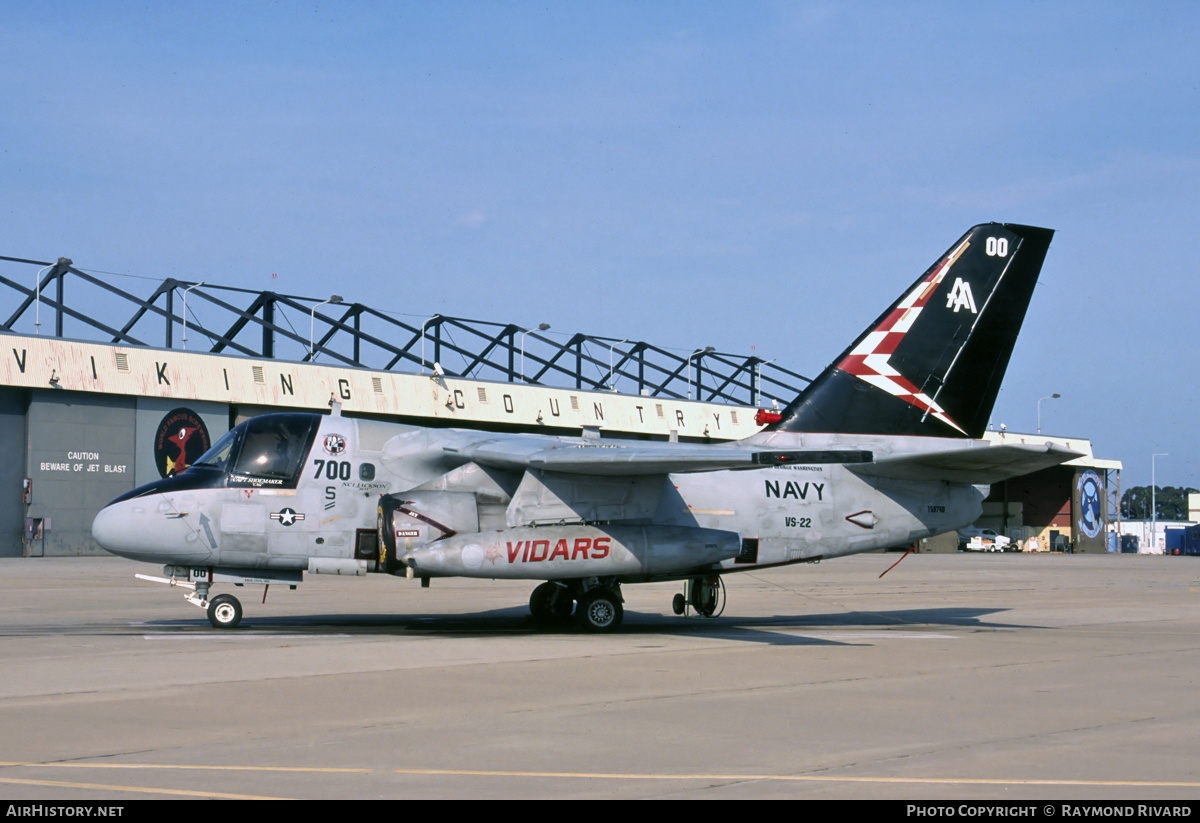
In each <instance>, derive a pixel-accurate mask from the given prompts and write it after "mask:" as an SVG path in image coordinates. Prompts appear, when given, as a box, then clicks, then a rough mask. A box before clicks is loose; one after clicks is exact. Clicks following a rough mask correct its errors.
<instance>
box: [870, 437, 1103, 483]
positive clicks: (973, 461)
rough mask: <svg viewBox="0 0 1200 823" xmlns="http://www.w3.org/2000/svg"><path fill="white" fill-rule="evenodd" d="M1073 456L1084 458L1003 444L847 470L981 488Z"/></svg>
mask: <svg viewBox="0 0 1200 823" xmlns="http://www.w3.org/2000/svg"><path fill="white" fill-rule="evenodd" d="M1076 457H1083V454H1082V453H1081V452H1076V451H1071V450H1070V449H1067V448H1063V447H1062V446H1056V445H1054V444H1052V443H1045V444H1043V445H1039V446H1031V445H1021V444H1004V445H997V446H977V447H974V448H968V449H953V450H951V451H930V452H921V453H919V454H905V455H900V456H897V457H885V458H883V459H881V460H877V461H874V462H871V463H862V464H858V465H852V466H848V467H847V468H849V469H851V470H852V471H854V472H856V473H857V474H860V475H867V476H871V477H888V478H893V479H896V480H946V481H949V482H951V483H969V484H972V485H980V486H982V485H985V484H991V483H998V482H1000V481H1001V480H1007V479H1008V478H1010V477H1019V476H1020V475H1023V474H1029V473H1031V472H1035V471H1038V470H1039V469H1046V468H1049V467H1051V466H1057V465H1058V464H1060V463H1065V462H1067V461H1068V460H1074V459H1075V458H1076Z"/></svg>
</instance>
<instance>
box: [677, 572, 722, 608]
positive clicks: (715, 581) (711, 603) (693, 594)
mask: <svg viewBox="0 0 1200 823" xmlns="http://www.w3.org/2000/svg"><path fill="white" fill-rule="evenodd" d="M688 606H691V607H692V608H693V609H695V611H696V614H698V615H700V616H701V617H719V616H720V615H721V613H722V612H724V611H725V581H723V580H722V579H721V576H720V575H718V574H712V575H709V576H708V577H693V578H692V579H690V580H688V582H687V587H686V589H685V594H677V595H675V598H674V599H673V600H672V601H671V608H672V610H674V612H675V614H683V613H684V612H685V611H686V610H687V607H688Z"/></svg>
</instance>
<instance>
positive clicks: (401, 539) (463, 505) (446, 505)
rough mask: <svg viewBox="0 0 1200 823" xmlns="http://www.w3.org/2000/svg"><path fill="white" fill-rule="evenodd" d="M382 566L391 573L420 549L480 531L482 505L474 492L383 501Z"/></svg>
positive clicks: (380, 523)
mask: <svg viewBox="0 0 1200 823" xmlns="http://www.w3.org/2000/svg"><path fill="white" fill-rule="evenodd" d="M378 526H379V553H380V557H379V563H380V566H382V567H383V569H384V570H385V571H387V572H389V573H391V574H395V573H396V572H397V571H398V570H400V571H402V570H403V568H404V564H403V563H402V562H401V558H402V557H403V556H404V555H405V554H406V553H407V552H409V551H411V550H412V549H413V547H416V546H423V545H425V544H427V543H432V542H434V541H437V540H444V539H446V538H448V537H453V536H454V535H456V534H459V533H461V532H467V533H473V532H477V531H479V505H478V503H477V502H476V500H475V495H474V494H472V493H470V492H444V491H437V492H418V491H410V492H403V493H401V494H388V495H384V496H383V497H380V498H379V517H378Z"/></svg>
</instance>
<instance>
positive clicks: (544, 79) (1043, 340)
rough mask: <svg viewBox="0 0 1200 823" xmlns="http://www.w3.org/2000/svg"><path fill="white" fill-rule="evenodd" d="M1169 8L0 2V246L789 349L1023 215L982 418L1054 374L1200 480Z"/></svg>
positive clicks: (680, 342)
mask: <svg viewBox="0 0 1200 823" xmlns="http://www.w3.org/2000/svg"><path fill="white" fill-rule="evenodd" d="M1197 43H1200V5H1197V4H1195V3H1190V2H1179V3H1140V4H1134V3H1103V2H1098V3H1089V4H1086V5H1083V4H1079V3H1071V2H1063V3H1054V2H1040V3H1033V2H1027V3H1022V2H1016V3H1007V4H963V3H944V4H943V3H906V4H893V3H836V2H827V3H776V2H742V3H736V4H735V3H703V2H689V3H665V2H664V3H651V2H636V3H634V2H630V3H622V2H594V3H571V2H567V3H549V4H547V3H541V4H532V3H505V2H481V3H474V2H445V3H438V2H431V1H429V0H425V1H423V2H412V3H400V2H393V3H376V4H372V3H355V2H340V3H329V2H320V3H305V2H280V3H254V2H249V3H245V2H243V3H222V2H205V3H199V2H194V3H189V2H176V3H171V2H164V3H159V4H133V3H109V2H103V1H102V0H99V1H98V0H92V2H87V3H77V2H70V3H64V2H45V0H43V2H37V3H32V2H31V3H24V2H10V3H7V4H6V5H5V14H4V15H3V16H0V81H2V82H0V89H3V91H2V94H3V96H4V105H3V106H0V118H3V121H2V122H3V131H2V132H0V133H2V134H3V140H0V181H3V186H4V189H3V190H4V194H5V197H4V198H3V201H2V202H3V206H2V208H3V210H4V211H3V218H4V231H3V242H2V243H0V255H7V256H13V257H28V258H34V259H48V260H53V259H56V258H57V257H59V256H62V255H65V256H67V257H70V258H72V259H73V260H74V261H75V264H76V265H77V266H78V267H80V268H83V269H92V270H100V271H107V272H121V273H127V274H130V275H139V276H146V277H166V276H173V277H177V278H180V279H184V280H197V281H198V280H205V281H207V282H209V283H219V284H223V285H240V286H247V287H251V288H273V289H276V290H278V291H283V292H288V293H291V294H299V295H309V296H313V297H325V296H328V295H329V294H330V293H333V292H337V293H339V294H342V295H343V296H345V297H346V299H347V300H357V301H360V302H371V303H373V304H374V305H376V306H377V307H378V308H381V309H383V310H387V311H394V312H397V313H404V314H409V315H412V316H413V317H417V318H425V317H429V316H430V315H432V314H434V313H443V314H449V315H455V316H461V317H471V318H478V319H488V320H497V321H504V322H514V323H518V324H529V325H534V324H537V323H539V322H549V323H551V324H552V326H553V332H552V333H560V332H561V333H563V334H569V333H572V332H575V331H583V332H588V333H592V334H606V335H611V336H614V337H616V338H618V339H619V338H621V337H629V338H632V339H641V340H647V341H649V342H652V343H655V344H658V345H663V346H668V347H673V348H678V349H682V350H686V351H692V350H694V349H696V348H699V347H703V346H710V345H711V346H715V347H716V348H717V349H718V350H720V351H724V352H732V353H745V354H750V353H751V352H752V351H753V352H754V353H757V354H758V355H760V356H762V357H764V358H767V359H770V358H777V359H778V362H780V363H781V364H782V365H786V366H787V367H789V368H793V369H795V370H797V371H800V372H802V373H806V374H812V373H814V372H816V371H819V370H820V369H821V368H822V367H823V366H824V365H826V364H827V363H828V362H829V361H830V360H831V359H832V358H833V357H834V356H836V355H837V354H838V353H839V352H840V351H841V350H842V348H844V346H845V345H846V344H847V343H849V342H850V341H851V340H852V339H853V338H854V336H855V335H856V334H857V333H858V332H859V331H861V329H862V328H863V327H864V326H865V325H866V324H867V323H869V322H870V321H871V320H873V319H874V318H875V316H876V315H877V314H878V313H879V312H880V311H881V310H882V309H883V308H884V307H886V305H887V304H888V303H889V302H890V301H891V300H892V299H893V298H894V297H895V296H897V295H898V294H899V293H900V292H901V290H902V289H903V288H904V286H906V285H907V284H909V283H910V282H911V281H912V280H913V279H915V277H916V276H917V275H918V274H920V272H921V271H923V270H924V269H925V268H926V267H927V266H928V265H929V264H930V263H931V262H933V260H934V259H935V258H936V257H937V255H939V254H940V253H941V252H943V251H944V250H945V249H946V248H947V247H948V246H949V245H950V243H951V242H953V241H954V240H955V239H957V238H958V237H959V236H960V235H961V234H962V232H963V231H965V230H966V229H967V228H968V227H970V226H971V225H973V224H975V223H979V222H985V221H989V220H998V221H1005V222H1021V223H1032V224H1036V225H1045V226H1049V227H1051V228H1054V229H1056V230H1057V231H1058V234H1057V235H1056V237H1055V240H1054V243H1053V245H1052V246H1051V248H1050V254H1049V256H1048V258H1047V262H1046V266H1045V268H1044V269H1043V274H1042V278H1041V283H1040V284H1039V287H1038V291H1037V292H1036V293H1035V295H1034V304H1033V306H1032V307H1031V309H1030V312H1029V315H1028V317H1027V319H1026V325H1025V329H1024V331H1023V333H1022V337H1021V339H1020V340H1019V341H1018V344H1017V349H1016V352H1015V354H1014V357H1013V360H1012V362H1011V364H1010V367H1009V371H1008V376H1007V378H1006V381H1005V386H1004V389H1003V391H1002V393H1001V395H1000V399H999V401H998V404H997V408H996V411H995V414H994V421H995V423H996V424H997V425H999V424H1000V423H1005V424H1006V425H1007V426H1008V428H1009V429H1010V430H1019V431H1033V430H1034V429H1035V428H1036V425H1037V419H1036V415H1037V400H1038V398H1040V397H1045V396H1047V395H1049V394H1051V393H1053V392H1058V393H1060V394H1062V398H1061V399H1059V400H1053V401H1046V402H1045V403H1043V405H1042V416H1043V429H1044V430H1045V431H1047V432H1048V433H1054V434H1063V435H1071V436H1083V437H1088V438H1090V439H1091V440H1092V441H1093V443H1094V445H1095V448H1096V452H1097V454H1098V455H1100V456H1102V457H1109V458H1116V459H1120V460H1122V461H1124V463H1125V473H1124V475H1123V478H1122V480H1123V485H1124V486H1126V487H1128V486H1130V485H1137V484H1143V483H1148V482H1149V479H1150V455H1151V454H1152V453H1154V452H1167V453H1169V454H1170V456H1169V457H1166V458H1159V460H1158V479H1159V482H1160V483H1162V484H1171V485H1180V484H1186V485H1193V486H1196V487H1200V444H1198V443H1197V439H1198V438H1197V436H1196V433H1195V425H1194V423H1193V417H1194V412H1193V410H1194V409H1196V408H1197V407H1198V406H1200V389H1198V388H1197V380H1196V376H1197V374H1198V373H1200V357H1198V355H1197V351H1198V347H1197V345H1196V342H1195V339H1194V332H1193V329H1194V327H1195V319H1194V318H1195V311H1196V305H1197V301H1196V296H1197V290H1198V287H1197V274H1198V272H1197V264H1196V262H1195V260H1196V250H1195V246H1196V236H1197V226H1198V225H1200V208H1198V204H1200V195H1198V194H1197V193H1198V192H1200V141H1198V139H1197V138H1198V137H1200V93H1198V90H1197V84H1198V83H1200V49H1197V48H1196V44H1197ZM272 274H276V275H278V277H276V278H272V277H271V275H272ZM123 285H126V287H129V288H133V289H137V286H136V284H128V283H127V284H123ZM145 291H147V292H148V288H147V289H145ZM751 347H754V348H753V349H752V348H751Z"/></svg>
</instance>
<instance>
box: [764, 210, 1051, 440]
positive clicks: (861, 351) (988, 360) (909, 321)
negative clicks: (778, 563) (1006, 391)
mask: <svg viewBox="0 0 1200 823" xmlns="http://www.w3.org/2000/svg"><path fill="white" fill-rule="evenodd" d="M1053 236H1054V232H1053V231H1052V230H1051V229H1040V228H1036V227H1033V226H1018V225H1012V224H1007V223H1005V224H1001V223H986V224H984V225H981V226H976V227H975V228H973V229H971V230H970V231H968V232H967V233H966V234H965V235H963V237H962V239H960V240H959V241H958V242H957V243H955V244H954V245H953V246H951V247H950V249H949V251H947V252H946V253H945V254H944V255H942V257H941V258H940V259H939V260H938V261H937V262H936V263H935V264H934V265H933V266H932V267H930V269H929V270H928V271H926V272H925V274H923V275H921V277H920V278H918V280H917V281H916V282H915V283H914V284H913V285H912V286H911V287H910V288H909V289H908V290H907V291H906V292H905V293H904V295H903V296H902V297H901V298H900V299H899V300H897V301H896V302H895V303H893V304H892V306H891V308H889V309H888V310H887V311H886V312H884V313H883V314H882V315H881V316H880V317H879V319H878V320H876V321H875V322H874V323H873V324H872V325H871V327H870V328H868V329H867V330H866V331H865V332H863V334H862V335H861V336H860V337H859V338H858V339H857V340H856V341H854V344H853V345H852V346H850V348H848V349H846V351H845V352H843V353H842V355H841V356H840V357H839V358H838V359H837V360H835V361H834V362H833V363H832V364H831V365H830V366H829V367H828V368H826V369H825V371H823V372H822V373H821V375H820V376H819V377H818V378H817V379H816V380H814V381H813V382H812V383H811V384H810V385H809V386H808V388H806V389H805V390H804V391H803V392H802V393H801V394H800V396H799V397H797V398H796V399H795V400H793V401H792V402H791V404H789V405H788V407H787V408H786V409H785V410H784V412H783V416H782V419H780V420H779V422H777V423H773V424H772V425H771V426H770V427H769V429H770V430H774V431H808V432H832V433H842V434H885V435H892V434H915V435H931V436H938V437H973V438H978V437H982V436H983V432H984V430H985V429H986V428H987V424H988V418H989V416H990V415H991V413H992V406H993V405H994V404H995V402H996V395H997V394H998V393H999V391H1000V381H1001V380H1002V379H1003V378H1004V371H1005V369H1006V368H1007V367H1008V359H1009V356H1010V355H1011V354H1012V350H1013V345H1014V344H1015V343H1016V340H1017V333H1018V332H1019V331H1020V329H1021V322H1022V321H1023V320H1024V318H1025V309H1026V307H1027V306H1028V305H1029V299H1030V297H1031V296H1032V294H1033V287H1034V285H1035V284H1036V283H1037V278H1038V273H1039V272H1040V271H1041V268H1042V261H1043V260H1045V258H1046V250H1047V249H1048V248H1049V247H1050V239H1051V238H1052V237H1053Z"/></svg>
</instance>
